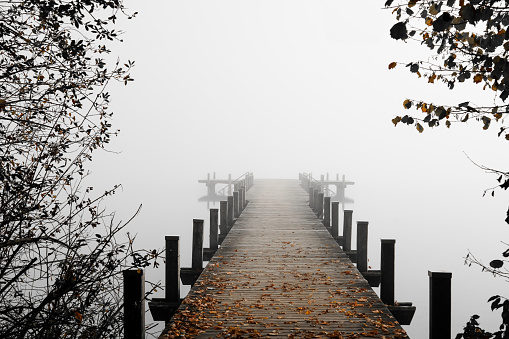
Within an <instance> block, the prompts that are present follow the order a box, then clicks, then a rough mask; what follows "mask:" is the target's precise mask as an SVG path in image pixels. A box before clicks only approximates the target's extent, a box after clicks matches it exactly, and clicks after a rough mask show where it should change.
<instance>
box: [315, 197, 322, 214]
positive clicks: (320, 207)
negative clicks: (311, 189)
mask: <svg viewBox="0 0 509 339" xmlns="http://www.w3.org/2000/svg"><path fill="white" fill-rule="evenodd" d="M316 215H317V216H318V218H321V217H322V215H323V193H321V192H319V193H318V206H317V212H316Z"/></svg>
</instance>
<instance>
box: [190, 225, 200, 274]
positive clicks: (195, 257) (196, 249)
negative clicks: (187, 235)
mask: <svg viewBox="0 0 509 339" xmlns="http://www.w3.org/2000/svg"><path fill="white" fill-rule="evenodd" d="M191 267H192V268H193V269H202V268H203V220H201V219H193V253H192V257H191Z"/></svg>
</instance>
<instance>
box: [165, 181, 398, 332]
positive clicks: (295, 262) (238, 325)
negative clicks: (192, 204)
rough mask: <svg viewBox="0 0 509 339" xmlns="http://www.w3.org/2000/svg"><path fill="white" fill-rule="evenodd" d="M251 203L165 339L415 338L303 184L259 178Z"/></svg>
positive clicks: (170, 325)
mask: <svg viewBox="0 0 509 339" xmlns="http://www.w3.org/2000/svg"><path fill="white" fill-rule="evenodd" d="M247 199H248V200H249V204H248V205H247V207H246V209H244V211H243V212H242V214H241V216H240V217H239V218H238V219H237V221H236V223H235V225H234V226H233V228H232V229H231V230H230V232H229V233H228V235H227V237H226V239H225V240H224V241H223V243H222V246H221V247H220V248H219V249H218V250H217V252H216V254H215V256H214V257H213V258H212V259H211V261H210V262H209V264H208V265H207V266H206V267H205V269H204V270H203V273H202V274H201V276H200V278H199V279H198V280H197V282H196V283H195V284H194V286H193V288H192V289H191V291H190V292H189V294H188V296H187V297H186V299H185V300H184V301H183V303H182V304H181V306H180V308H179V309H178V311H177V312H176V313H175V315H174V317H173V318H172V320H171V321H169V322H168V323H167V324H166V327H165V329H164V331H163V333H162V334H161V336H160V338H218V337H219V338H225V337H226V338H269V337H270V338H345V339H346V338H348V339H352V338H386V339H388V338H407V335H406V333H405V331H404V330H403V329H402V328H401V326H400V325H399V324H398V323H397V321H396V320H395V319H394V318H393V317H392V315H391V313H390V312H389V311H388V309H387V308H386V306H385V305H384V304H383V303H382V302H381V301H380V299H379V298H378V296H377V295H376V293H375V292H374V291H373V290H372V289H371V287H370V286H369V284H368V282H367V281H366V280H365V279H364V278H363V277H362V275H361V274H360V273H359V271H358V270H357V269H356V268H355V265H354V264H352V262H351V261H350V260H349V259H348V257H347V256H346V254H345V253H344V252H343V251H342V250H341V247H340V246H338V245H337V243H336V242H335V241H334V239H333V238H332V237H331V235H330V234H329V232H328V231H327V230H326V229H325V227H324V226H323V225H322V224H321V222H320V221H319V220H318V219H317V217H316V216H315V214H314V213H313V212H312V211H311V209H310V208H309V206H308V193H307V192H306V191H305V190H303V189H302V188H301V187H300V186H299V181H298V180H259V179H258V180H256V182H255V185H254V186H253V187H252V188H251V189H250V190H249V191H248V193H247Z"/></svg>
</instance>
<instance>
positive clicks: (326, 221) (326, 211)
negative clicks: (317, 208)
mask: <svg viewBox="0 0 509 339" xmlns="http://www.w3.org/2000/svg"><path fill="white" fill-rule="evenodd" d="M330 200H331V198H330V197H325V198H324V203H323V225H324V226H325V227H326V228H327V229H329V228H330V226H331V225H330V213H331V210H330V209H331V206H330V205H331V202H330Z"/></svg>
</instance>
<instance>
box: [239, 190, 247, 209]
mask: <svg viewBox="0 0 509 339" xmlns="http://www.w3.org/2000/svg"><path fill="white" fill-rule="evenodd" d="M244 196H245V189H244V186H242V187H240V188H239V213H242V211H243V210H244V207H246V206H245V205H244V200H245V198H244Z"/></svg>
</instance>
